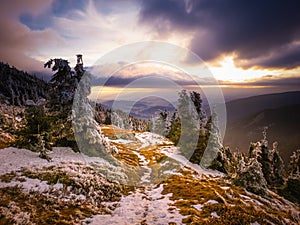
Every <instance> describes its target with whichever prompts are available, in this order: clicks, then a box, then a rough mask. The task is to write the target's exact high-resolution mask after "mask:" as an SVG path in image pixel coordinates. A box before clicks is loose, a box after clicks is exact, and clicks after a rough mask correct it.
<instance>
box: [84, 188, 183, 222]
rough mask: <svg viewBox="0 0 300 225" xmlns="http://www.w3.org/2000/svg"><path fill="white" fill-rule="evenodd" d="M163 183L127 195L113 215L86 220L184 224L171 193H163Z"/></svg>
mask: <svg viewBox="0 0 300 225" xmlns="http://www.w3.org/2000/svg"><path fill="white" fill-rule="evenodd" d="M162 190H163V185H160V186H159V187H156V188H148V189H146V190H144V189H138V190H137V191H136V192H134V193H132V194H130V195H128V196H125V197H123V198H122V199H121V201H120V202H119V203H118V207H117V208H116V209H115V210H114V211H113V213H112V214H111V215H97V216H94V217H93V218H90V219H87V220H85V221H84V222H85V224H91V225H100V224H101V225H140V224H169V223H171V222H173V223H175V224H182V219H183V218H184V216H182V215H181V214H180V213H179V211H178V209H177V208H176V207H174V206H172V204H174V202H173V201H171V200H170V196H171V195H170V194H168V195H162V194H161V192H162Z"/></svg>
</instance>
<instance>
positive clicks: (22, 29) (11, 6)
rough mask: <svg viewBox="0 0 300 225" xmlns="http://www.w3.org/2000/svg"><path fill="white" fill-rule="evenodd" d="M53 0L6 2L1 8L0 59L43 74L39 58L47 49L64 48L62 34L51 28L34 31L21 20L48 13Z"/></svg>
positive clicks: (19, 67)
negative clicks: (23, 16) (26, 15)
mask: <svg viewBox="0 0 300 225" xmlns="http://www.w3.org/2000/svg"><path fill="white" fill-rule="evenodd" d="M51 3H52V1H51V0H46V1H38V0H29V1H17V0H13V1H6V2H5V3H2V5H1V8H0V30H1V35H0V48H1V51H0V60H1V61H4V62H7V63H9V64H11V65H13V66H15V67H17V68H18V69H22V70H26V71H35V72H41V71H44V70H43V62H41V61H39V60H38V59H36V55H39V54H40V52H41V51H43V49H45V48H51V47H53V46H57V45H61V44H62V43H63V41H62V39H61V38H60V37H59V35H58V34H57V33H56V32H55V31H54V30H52V29H44V30H31V29H30V28H29V27H27V26H25V25H24V24H22V23H21V22H20V21H19V18H20V17H21V16H22V15H24V14H30V15H32V16H33V17H36V16H38V15H39V14H41V13H43V12H45V11H47V9H49V7H51Z"/></svg>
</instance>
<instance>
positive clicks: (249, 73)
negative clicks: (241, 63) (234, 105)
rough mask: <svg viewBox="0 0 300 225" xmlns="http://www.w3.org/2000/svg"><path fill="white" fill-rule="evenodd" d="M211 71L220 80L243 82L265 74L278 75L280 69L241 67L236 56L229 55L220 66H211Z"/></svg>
mask: <svg viewBox="0 0 300 225" xmlns="http://www.w3.org/2000/svg"><path fill="white" fill-rule="evenodd" d="M209 69H210V71H211V72H212V74H213V75H214V77H215V78H216V79H218V80H223V81H229V82H243V81H247V80H251V79H256V78H260V77H263V76H265V75H278V73H279V71H278V70H276V71H275V70H270V69H268V70H267V69H256V68H249V69H243V68H239V67H237V66H236V65H235V64H234V57H233V56H227V57H224V58H223V59H222V61H220V62H219V66H210V67H209Z"/></svg>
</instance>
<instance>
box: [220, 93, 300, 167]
mask: <svg viewBox="0 0 300 225" xmlns="http://www.w3.org/2000/svg"><path fill="white" fill-rule="evenodd" d="M226 106H227V115H228V121H227V128H226V134H225V139H224V144H225V145H229V146H230V147H231V149H232V150H236V149H238V150H239V151H242V152H247V151H248V149H249V146H250V142H255V141H258V140H260V139H262V130H263V128H264V127H265V126H267V127H268V131H267V138H268V140H269V145H272V143H273V142H274V141H277V142H278V143H279V146H278V147H279V151H280V153H281V155H282V157H283V159H284V160H285V162H287V161H289V157H290V155H291V153H292V152H293V151H295V150H296V149H299V148H300V131H299V128H300V92H286V93H279V94H268V95H260V96H254V97H249V98H244V99H238V100H234V101H231V102H228V103H227V105H226Z"/></svg>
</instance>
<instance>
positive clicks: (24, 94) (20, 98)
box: [0, 62, 48, 106]
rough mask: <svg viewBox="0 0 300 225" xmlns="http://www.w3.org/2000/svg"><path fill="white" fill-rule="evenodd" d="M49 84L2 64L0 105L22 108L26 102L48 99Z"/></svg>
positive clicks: (0, 72)
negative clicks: (6, 104) (5, 104)
mask: <svg viewBox="0 0 300 225" xmlns="http://www.w3.org/2000/svg"><path fill="white" fill-rule="evenodd" d="M47 91H48V88H47V83H46V82H45V81H43V80H41V79H39V78H37V77H35V76H32V75H30V74H28V73H26V72H23V71H20V70H18V69H16V68H14V67H10V66H9V65H8V64H4V63H1V62H0V103H5V102H6V103H10V104H13V105H17V106H21V105H23V104H24V103H25V102H26V100H28V99H30V100H34V101H37V100H38V99H39V98H47V96H48V93H47Z"/></svg>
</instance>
